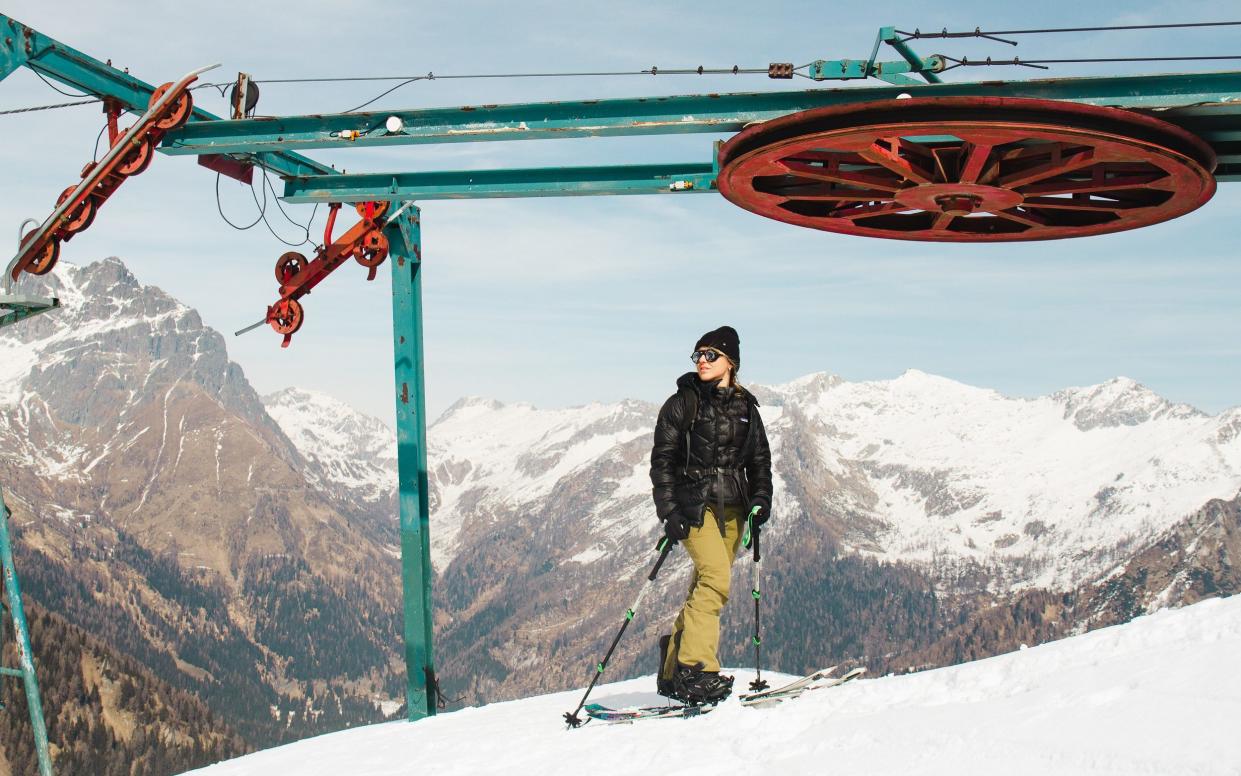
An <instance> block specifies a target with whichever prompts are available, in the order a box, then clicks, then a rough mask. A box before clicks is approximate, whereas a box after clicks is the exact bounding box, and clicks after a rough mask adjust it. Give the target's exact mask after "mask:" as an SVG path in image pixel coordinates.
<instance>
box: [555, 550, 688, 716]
mask: <svg viewBox="0 0 1241 776" xmlns="http://www.w3.org/2000/svg"><path fill="white" fill-rule="evenodd" d="M675 544H676V542H675V541H673V540H671V539H669V538H668V537H666V536H665V537H663V538H661V539H660V540H659V543H658V544H656V545H655V549H657V550H659V560H657V561H655V566H654V568H652V569H651V573H650V574H647V575H646V581H645V582H643V583H642V589H641V590H639V591H638V597H637V598H635V599H634V602H633V606H630V607H629V608H628V609H626V610H625V622H624V623H622V624H621V628H620V631H619V632H618V633H617V634H616V638H614V639H612V646H610V647H608V653H607V654H606V655H604V656H603V660H602V661H600V662H598V663H596V664H595V674H594V676H592V677H591V678H590V686H589V687H587V688H586V694H585V695H583V696H582V700H581V701H580V702H579V703H578V704H577V708H576V709H574V710H573V712H572V713H569V712H567V711H566V712H565V713H564V720H565V722H567V723H569V727H571V728H575V727H580V726H581V725H582V724H584V721H583V720H582V719H580V718H579V717H578V716H577V713H578V712H579V711H581V710H582V707H583V706H585V705H586V699H587V698H589V697H590V692H591V690H593V689H595V683H596V682H598V681H599V677H600V676H602V675H603V670H604V669H605V668H607V667H608V661H609V660H611V659H612V652H614V651H615V650H616V645H617V644H619V643H620V640H621V636H624V635H625V629H626V628H628V627H629V623H631V622H633V618H634V615H635V614H637V612H638V605H639V604H640V603H642V598H643V596H645V595H646V591H647V590H649V589H650V587H651V583H652V582H654V581H655V575H657V574H658V573H659V568H660V566H663V565H664V561H665V560H667V559H668V554H669V553H670V552H672V548H673V546H674V545H675Z"/></svg>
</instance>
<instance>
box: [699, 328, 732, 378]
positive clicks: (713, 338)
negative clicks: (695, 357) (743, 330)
mask: <svg viewBox="0 0 1241 776" xmlns="http://www.w3.org/2000/svg"><path fill="white" fill-rule="evenodd" d="M703 348H715V349H716V350H718V351H720V352H721V353H723V354H724V355H726V356H728V360H729V361H732V362H733V366H736V367H738V368H740V366H741V338H740V337H738V336H737V330H736V329H734V328H733V327H731V326H721V327H720V328H718V329H716V330H715V331H709V332H707V333H706V334H704V335H702V336H701V337H699V338H698V344H697V345H695V346H694V350H702V349H703Z"/></svg>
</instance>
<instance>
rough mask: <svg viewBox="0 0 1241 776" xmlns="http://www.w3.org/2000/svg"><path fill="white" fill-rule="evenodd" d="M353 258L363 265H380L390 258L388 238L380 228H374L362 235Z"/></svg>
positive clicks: (370, 266) (354, 250) (371, 266)
mask: <svg viewBox="0 0 1241 776" xmlns="http://www.w3.org/2000/svg"><path fill="white" fill-rule="evenodd" d="M353 258H354V259H356V260H357V262H358V263H359V264H361V265H362V266H363V267H367V268H370V269H373V268H375V267H378V266H379V265H380V264H383V262H384V259H386V258H388V238H387V237H384V235H383V232H381V231H379V230H378V229H372V230H371V231H369V232H367V233H366V234H364V235H362V239H361V240H359V241H358V244H357V245H356V246H355V247H354V249H353Z"/></svg>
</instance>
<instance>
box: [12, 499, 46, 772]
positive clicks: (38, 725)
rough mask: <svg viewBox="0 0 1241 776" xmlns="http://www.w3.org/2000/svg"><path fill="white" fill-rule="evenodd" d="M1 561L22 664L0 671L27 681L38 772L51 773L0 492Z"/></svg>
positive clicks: (41, 709) (19, 587) (36, 679)
mask: <svg viewBox="0 0 1241 776" xmlns="http://www.w3.org/2000/svg"><path fill="white" fill-rule="evenodd" d="M0 565H3V567H4V592H5V595H6V597H7V599H8V601H7V603H8V607H9V614H10V615H11V616H12V618H13V637H14V638H15V639H17V659H18V662H19V663H20V665H21V667H20V668H17V669H14V668H8V667H4V668H0V674H4V675H6V676H15V677H16V676H20V677H21V678H22V681H23V682H25V684H26V708H27V709H28V710H29V711H30V727H31V728H32V729H33V730H34V750H35V753H36V754H37V755H38V757H39V776H52V758H51V755H50V754H49V753H48V749H47V725H46V724H44V722H43V699H42V698H41V697H40V695H39V679H38V677H37V676H35V672H34V651H33V650H32V649H31V648H30V631H29V630H28V629H27V628H26V610H25V608H24V607H23V606H22V588H21V585H20V584H19V583H18V581H17V570H16V569H15V568H14V567H13V546H12V544H11V543H10V541H9V509H8V507H6V506H5V505H4V496H3V494H0Z"/></svg>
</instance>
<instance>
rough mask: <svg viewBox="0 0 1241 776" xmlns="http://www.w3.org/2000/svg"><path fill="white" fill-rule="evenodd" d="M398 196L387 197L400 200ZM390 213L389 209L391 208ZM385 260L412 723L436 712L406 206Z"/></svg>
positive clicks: (414, 232)
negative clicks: (389, 293) (389, 274)
mask: <svg viewBox="0 0 1241 776" xmlns="http://www.w3.org/2000/svg"><path fill="white" fill-rule="evenodd" d="M400 204H401V203H400V202H399V201H394V202H392V204H391V207H392V208H394V209H395V208H398V207H399V206H400ZM393 212H394V213H395V212H396V211H395V210H394V211H393ZM386 232H387V236H388V243H389V245H390V251H391V252H390V253H389V254H388V262H389V263H390V264H391V265H392V350H393V356H394V358H393V365H394V372H395V377H396V444H397V492H398V501H399V504H400V517H401V520H400V525H401V580H402V586H403V589H404V599H405V670H406V683H405V702H406V709H407V710H408V716H409V720H410V721H411V722H412V721H414V720H417V719H421V718H423V717H426V716H430V715H433V714H435V710H436V698H437V695H438V693H437V691H436V690H437V682H436V679H435V660H434V654H433V651H432V648H431V644H432V635H433V625H434V616H433V611H434V610H433V609H432V601H431V579H432V571H431V535H430V512H431V508H430V500H429V499H430V490H429V485H428V481H427V414H426V391H425V381H424V374H425V359H424V357H423V349H422V328H423V327H422V272H421V271H420V270H421V267H422V236H421V227H420V216H419V213H418V209H417V208H416V207H414V206H413V205H408V206H406V207H405V210H404V211H403V212H400V213H398V214H396V217H395V218H390V219H389V221H388V228H387V229H386Z"/></svg>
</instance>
